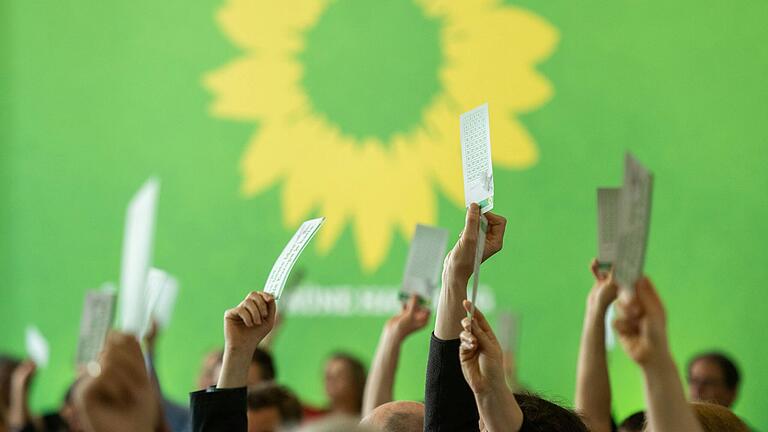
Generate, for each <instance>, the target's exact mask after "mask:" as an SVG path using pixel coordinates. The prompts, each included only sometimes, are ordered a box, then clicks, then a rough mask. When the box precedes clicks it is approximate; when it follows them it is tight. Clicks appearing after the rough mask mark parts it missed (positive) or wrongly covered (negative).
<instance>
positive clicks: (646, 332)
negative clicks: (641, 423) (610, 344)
mask: <svg viewBox="0 0 768 432" xmlns="http://www.w3.org/2000/svg"><path fill="white" fill-rule="evenodd" d="M635 293H636V294H635V295H634V296H631V297H629V296H627V298H625V297H624V294H622V297H621V298H620V299H619V302H618V303H617V307H618V310H617V312H618V315H619V318H618V319H617V320H616V321H615V322H614V327H615V328H616V331H617V332H618V334H619V340H620V341H621V344H622V346H623V347H624V350H625V351H626V352H627V354H628V355H629V356H630V357H631V358H632V360H634V361H635V363H637V364H638V365H639V366H640V368H641V369H642V371H643V378H644V381H645V399H646V406H647V413H646V415H647V418H648V427H649V430H652V431H653V432H677V431H687V432H703V429H702V427H701V424H699V422H698V420H697V419H696V417H695V416H694V413H693V410H692V409H691V407H690V406H689V405H688V402H686V400H685V394H684V393H683V384H682V382H681V381H680V376H679V375H678V373H677V368H676V367H675V362H674V360H673V359H672V355H671V354H670V352H669V343H668V340H667V318H666V313H665V312H664V306H663V305H662V303H661V299H660V298H659V295H658V294H657V293H656V289H655V288H654V287H653V284H651V281H650V280H648V278H645V277H644V278H642V279H640V280H639V281H638V282H637V284H636V286H635Z"/></svg>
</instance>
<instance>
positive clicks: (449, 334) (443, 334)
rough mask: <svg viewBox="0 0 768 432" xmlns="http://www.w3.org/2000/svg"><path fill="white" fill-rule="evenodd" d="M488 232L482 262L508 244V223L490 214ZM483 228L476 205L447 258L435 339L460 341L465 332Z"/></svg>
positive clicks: (487, 214) (438, 306)
mask: <svg viewBox="0 0 768 432" xmlns="http://www.w3.org/2000/svg"><path fill="white" fill-rule="evenodd" d="M485 216H486V218H487V219H488V232H487V233H486V238H485V250H484V251H483V258H482V261H485V260H487V259H488V258H490V257H491V256H493V255H494V254H495V253H496V252H498V251H500V250H501V248H502V246H503V244H504V230H505V228H506V226H507V220H506V219H504V218H503V217H501V216H498V215H495V214H493V213H490V212H489V213H486V214H485ZM479 227H480V207H478V205H477V204H472V205H470V206H469V208H468V209H467V218H466V222H465V224H464V230H463V231H462V232H461V236H460V237H459V241H458V242H457V243H456V246H454V247H453V249H452V250H451V252H450V253H449V254H448V256H447V257H446V258H445V263H444V265H443V288H442V290H441V291H440V300H439V301H438V305H437V318H436V322H435V336H436V337H437V338H438V339H441V340H451V339H458V337H459V334H460V333H461V330H462V329H461V319H462V318H464V316H465V311H464V308H463V307H462V306H461V302H462V301H464V299H466V298H467V283H468V282H469V277H470V276H472V271H473V267H474V263H475V249H476V248H477V235H478V230H479Z"/></svg>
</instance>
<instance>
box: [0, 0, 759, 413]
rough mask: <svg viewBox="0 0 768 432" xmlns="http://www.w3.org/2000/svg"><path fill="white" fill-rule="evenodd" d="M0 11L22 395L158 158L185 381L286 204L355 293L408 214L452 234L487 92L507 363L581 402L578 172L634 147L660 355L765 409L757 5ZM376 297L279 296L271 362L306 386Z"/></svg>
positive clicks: (589, 240)
mask: <svg viewBox="0 0 768 432" xmlns="http://www.w3.org/2000/svg"><path fill="white" fill-rule="evenodd" d="M269 3H276V4H275V5H272V4H269ZM278 3H279V4H278ZM0 7H2V10H1V11H0V20H2V22H0V32H1V34H2V39H0V42H1V43H2V47H1V49H2V51H1V52H2V54H1V55H0V61H1V62H2V74H0V80H2V81H0V85H1V86H2V87H1V88H0V94H1V95H2V97H1V98H0V107H1V109H0V116H1V117H0V122H1V123H0V134H1V135H0V137H1V138H2V150H1V151H2V154H1V155H0V156H1V157H0V179H1V181H0V194H1V195H0V203H1V204H0V230H1V231H0V238H1V239H2V241H1V242H0V275H1V277H0V289H1V290H2V297H1V298H2V300H1V301H0V321H1V322H2V325H1V326H0V336H1V337H0V349H2V350H3V351H8V352H12V353H16V354H22V353H23V330H24V327H25V326H26V325H27V324H31V323H33V324H36V325H37V326H38V327H39V328H40V329H41V330H42V332H43V333H44V334H45V335H46V336H47V337H48V339H49V340H50V342H51V348H52V359H51V365H50V366H49V367H48V368H47V369H45V370H42V371H41V372H40V374H39V377H38V380H37V383H36V385H35V388H34V394H33V400H34V404H35V406H36V407H37V408H50V407H53V406H55V405H56V404H57V403H58V401H59V400H60V399H61V396H62V395H63V392H64V390H65V388H66V387H67V385H68V383H69V382H70V381H71V380H72V377H73V371H72V369H73V368H72V358H73V356H74V350H75V346H76V338H77V328H78V324H79V316H80V308H81V303H82V298H83V294H84V292H85V290H87V289H93V288H96V287H98V286H99V285H100V284H101V283H102V282H104V281H108V280H111V281H116V280H117V279H118V276H119V263H120V252H121V241H122V224H123V217H124V209H125V205H126V203H127V201H128V200H129V199H130V197H131V195H132V194H133V193H134V191H135V190H137V188H138V187H139V185H140V184H141V183H142V182H143V180H144V179H146V178H147V177H148V176H149V175H153V174H154V175H158V176H159V177H160V178H161V179H162V191H161V198H160V205H159V219H158V224H157V235H156V247H155V256H154V263H155V265H157V266H159V267H162V268H165V269H167V270H169V271H170V272H172V273H174V274H175V275H177V276H178V278H179V279H180V281H181V284H182V293H181V296H180V298H179V302H178V304H177V308H176V313H175V316H174V319H173V322H172V324H171V326H170V327H169V328H168V329H167V331H166V332H165V333H164V334H163V335H162V338H161V340H160V346H159V350H160V351H159V373H160V376H161V379H162V384H163V387H164V388H165V390H166V391H167V392H168V393H169V395H170V396H171V397H173V398H174V399H177V400H184V399H185V395H186V393H187V392H188V391H190V390H191V389H192V388H193V386H194V382H195V376H196V373H197V369H198V366H199V364H200V360H201V357H202V355H203V354H204V353H205V352H206V351H207V350H209V349H211V348H214V347H216V346H218V345H220V344H221V343H222V336H221V334H222V330H221V317H222V312H223V311H224V309H225V308H227V307H230V306H231V305H233V304H235V303H237V302H238V301H239V300H240V299H241V297H243V295H244V293H245V292H246V291H248V290H252V289H260V287H261V285H262V284H263V281H264V279H265V277H266V275H267V273H268V271H269V269H270V266H271V264H272V261H273V260H274V258H275V257H276V256H277V254H278V253H279V251H280V249H281V248H282V246H283V244H284V243H285V241H287V239H288V238H289V237H290V234H291V232H292V231H293V230H294V229H295V227H296V226H297V225H298V221H300V220H301V219H303V218H308V217H310V216H313V215H321V214H323V215H325V216H328V218H329V220H328V225H327V226H326V227H324V228H323V229H324V231H328V233H326V234H323V235H324V236H325V237H322V238H319V239H318V241H317V242H316V243H317V244H316V245H313V246H312V247H311V248H309V249H308V250H307V251H306V252H305V254H304V255H303V257H302V264H301V265H302V267H304V268H305V269H306V270H307V275H308V276H307V280H306V281H305V282H306V283H308V284H311V285H312V286H317V287H339V286H345V287H348V289H349V290H352V291H354V290H364V289H369V288H370V287H371V286H374V287H376V286H395V285H397V284H398V283H399V281H400V277H401V273H402V266H403V263H404V260H405V256H406V252H407V238H408V235H409V234H410V228H409V226H412V224H413V223H416V222H431V223H434V224H438V225H441V226H444V227H446V228H449V229H450V230H451V233H452V236H454V235H457V234H458V232H459V230H460V228H461V224H462V221H463V209H462V202H461V189H460V188H461V184H460V181H461V179H460V171H459V170H458V165H457V158H458V154H459V146H458V131H457V126H456V123H458V122H457V117H458V113H459V112H460V111H461V110H462V109H466V108H469V107H471V106H472V105H473V104H479V103H481V102H483V101H485V100H488V101H489V102H490V104H491V117H492V118H491V128H492V134H493V136H492V140H493V147H494V158H495V159H497V160H496V162H498V163H497V166H496V167H495V177H496V190H497V207H496V208H497V210H498V212H499V213H502V214H504V215H506V216H507V217H508V219H509V221H510V223H509V227H508V232H507V243H506V247H505V250H504V252H503V254H502V255H500V256H498V257H497V258H494V260H493V261H491V262H489V263H488V265H487V268H486V269H485V270H484V274H483V282H484V283H485V284H487V290H489V292H491V291H492V292H493V294H494V298H495V304H496V307H497V308H501V307H506V308H512V309H514V310H516V311H518V312H519V313H520V314H521V315H522V317H523V318H522V319H523V322H522V328H523V333H522V336H521V341H520V354H519V360H518V361H519V368H520V375H521V379H522V381H523V382H525V383H526V384H528V385H529V386H530V387H531V388H533V389H535V390H537V391H539V392H542V393H543V394H545V395H548V396H552V397H557V398H560V399H561V400H565V401H570V400H571V399H572V393H573V386H574V384H573V383H574V373H575V365H576V353H577V349H578V340H579V333H580V325H581V318H582V313H583V307H582V306H583V303H584V299H585V295H586V293H587V291H588V289H589V287H590V276H589V273H588V272H587V264H588V263H589V261H590V258H591V257H592V256H593V255H594V253H595V252H594V251H595V203H594V195H595V187H597V186H603V185H615V184H618V183H619V182H620V179H621V170H622V160H623V159H622V158H623V153H624V151H625V150H631V151H633V152H634V153H635V154H636V155H637V156H638V157H639V158H640V159H641V160H642V161H643V162H644V163H645V164H646V165H648V166H649V167H651V169H652V170H653V171H654V173H655V176H656V191H655V196H654V209H653V222H652V229H651V237H650V246H649V250H648V259H647V272H648V274H649V275H651V277H652V278H653V279H654V280H655V281H656V283H657V286H658V288H659V290H660V292H661V294H662V296H663V298H664V300H665V303H666V305H667V308H668V313H669V330H670V337H671V340H672V348H673V351H674V355H675V358H676V359H677V361H678V363H679V364H680V365H681V366H682V365H683V364H684V362H685V360H686V359H687V358H688V357H689V356H690V355H692V354H693V353H695V352H697V351H700V350H703V349H708V348H721V349H724V350H726V351H728V352H730V353H732V354H733V355H734V356H735V357H736V358H737V359H738V360H739V362H740V364H741V367H742V369H743V373H744V377H745V381H744V386H743V391H742V396H741V399H740V401H739V402H738V404H737V406H736V411H737V413H739V414H741V415H743V416H745V418H747V419H748V420H749V421H750V422H751V423H752V424H753V425H755V426H758V427H761V428H768V411H766V410H765V409H764V403H763V401H764V393H765V389H766V388H768V372H766V370H765V369H764V367H763V363H764V359H765V358H766V357H768V345H767V344H766V343H765V341H764V337H763V332H764V331H765V328H767V327H768V318H767V316H768V315H767V314H766V311H767V309H766V306H765V304H764V302H763V301H764V299H765V294H764V289H763V287H764V285H765V282H766V280H768V266H766V265H765V263H766V260H767V259H768V251H766V248H765V241H764V239H766V238H768V225H766V223H765V221H766V220H768V203H767V202H766V190H768V174H767V173H766V166H767V165H766V163H768V147H767V146H766V144H767V143H768V122H766V118H768V103H766V101H767V100H768V85H766V83H765V77H766V73H768V50H766V49H765V43H766V41H768V26H765V21H766V19H768V2H760V1H747V0H737V1H731V2H721V1H704V2H701V1H690V0H684V1H682V0H681V1H676V2H668V1H662V0H652V1H644V2H638V1H627V0H621V1H615V2H602V1H593V0H588V1H581V2H570V1H563V0H556V1H549V2H537V1H530V0H521V1H514V2H511V1H510V2H507V3H504V4H497V3H496V2H495V1H490V0H482V1H481V0H473V1H467V2H449V1H446V2H429V1H423V2H410V1H405V0H400V1H394V0H393V1H391V2H380V1H373V0H371V1H365V2H363V1H362V0H358V1H353V0H336V1H332V2H321V1H298V0H296V1H291V2H257V1H252V2H251V1H237V0H231V1H227V0H200V1H196V2H183V1H178V0H169V1H164V2H157V1H147V0H137V1H132V2H104V1H93V0H73V1H69V2H59V1H34V2H32V1H22V0H8V1H4V2H2V3H0ZM243 65H244V66H243ZM240 66H243V67H242V68H240ZM470 66H472V67H470ZM474 66H476V68H475V69H473V67H474ZM462 68H463V69H462ZM462 73H463V74H465V75H461V74H462ZM436 101H442V102H441V103H443V105H442V106H437V105H436V103H437V102H436ZM441 110H442V111H441ZM454 129H455V132H456V133H453V131H454ZM394 155H396V157H395V156H394ZM385 318H386V317H385V316H384V315H378V316H377V315H376V314H360V313H354V312H353V313H351V314H348V315H345V316H334V315H333V314H321V315H320V316H313V315H312V314H311V313H303V314H296V315H294V316H291V315H290V314H288V318H287V319H286V322H285V325H284V328H283V329H282V331H281V333H280V335H279V338H278V340H277V342H276V346H275V352H276V356H277V359H278V366H279V375H280V380H281V381H283V382H285V383H286V384H288V385H290V386H292V387H293V388H295V389H296V390H298V392H299V393H300V395H301V396H302V397H303V398H304V399H306V400H307V401H309V402H312V403H315V404H322V403H323V402H324V400H323V394H322V383H321V370H322V360H323V359H324V357H325V356H327V355H328V353H330V352H331V351H334V350H337V349H345V350H349V351H352V352H353V353H356V354H358V355H360V356H361V357H362V358H364V359H365V360H366V361H368V362H369V361H370V358H371V355H372V352H373V350H374V347H375V344H376V339H377V337H378V334H379V331H380V328H381V325H382V323H383V322H384V320H385ZM428 335H429V333H428V331H424V332H421V333H419V334H418V335H416V336H414V337H413V338H411V340H409V341H408V343H407V344H406V347H405V349H404V351H403V360H402V363H401V370H400V371H399V374H398V379H397V388H396V396H397V397H398V398H407V399H419V398H421V397H422V390H423V381H424V368H425V364H426V346H427V345H426V344H427V341H428ZM610 367H611V377H612V382H613V385H614V388H615V389H616V391H615V411H616V412H617V414H618V415H620V416H621V415H626V414H628V413H630V412H632V411H634V410H636V409H640V408H641V407H642V406H643V400H642V389H641V382H640V375H639V373H638V371H637V369H636V368H635V367H634V365H633V364H632V363H631V362H630V361H629V360H628V359H627V357H626V356H625V355H624V354H623V353H621V352H620V350H617V351H614V352H612V353H611V355H610Z"/></svg>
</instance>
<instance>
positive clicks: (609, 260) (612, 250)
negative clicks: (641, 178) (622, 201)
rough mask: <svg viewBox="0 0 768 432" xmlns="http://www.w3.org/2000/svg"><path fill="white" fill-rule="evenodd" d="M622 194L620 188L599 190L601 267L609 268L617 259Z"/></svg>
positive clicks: (599, 258) (598, 230) (598, 222)
mask: <svg viewBox="0 0 768 432" xmlns="http://www.w3.org/2000/svg"><path fill="white" fill-rule="evenodd" d="M620 195H621V189H620V188H599V189H598V190H597V245H598V246H597V261H598V263H600V266H601V267H608V268H609V267H610V266H611V264H613V262H614V261H616V250H617V248H618V242H619V197H620Z"/></svg>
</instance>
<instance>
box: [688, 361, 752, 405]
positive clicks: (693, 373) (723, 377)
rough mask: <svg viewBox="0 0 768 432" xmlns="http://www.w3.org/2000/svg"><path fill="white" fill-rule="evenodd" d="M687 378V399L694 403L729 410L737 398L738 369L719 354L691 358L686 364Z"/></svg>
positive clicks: (739, 379)
mask: <svg viewBox="0 0 768 432" xmlns="http://www.w3.org/2000/svg"><path fill="white" fill-rule="evenodd" d="M687 378H688V393H689V398H690V399H691V400H692V401H694V402H710V403H714V404H717V405H721V406H724V407H726V408H731V407H732V406H733V404H734V402H736V399H737V397H738V396H739V384H740V382H741V374H740V372H739V368H738V366H736V363H735V362H734V361H733V360H732V359H731V358H729V357H728V356H727V355H725V354H723V353H721V352H716V351H712V352H706V353H702V354H699V355H697V356H695V357H693V359H691V361H690V362H689V363H688V377H687Z"/></svg>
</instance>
